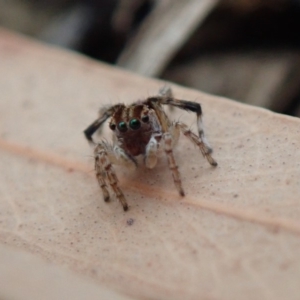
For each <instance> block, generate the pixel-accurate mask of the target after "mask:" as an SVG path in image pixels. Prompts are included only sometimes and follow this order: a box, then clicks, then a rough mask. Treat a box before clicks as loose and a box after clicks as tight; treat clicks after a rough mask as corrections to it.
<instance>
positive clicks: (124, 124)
mask: <svg viewBox="0 0 300 300" xmlns="http://www.w3.org/2000/svg"><path fill="white" fill-rule="evenodd" d="M118 128H119V130H120V131H121V132H125V131H126V130H127V125H126V123H125V122H120V123H119V124H118Z"/></svg>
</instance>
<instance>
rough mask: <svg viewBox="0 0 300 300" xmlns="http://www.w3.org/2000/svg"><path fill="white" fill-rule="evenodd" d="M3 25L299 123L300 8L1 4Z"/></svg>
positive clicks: (174, 1) (110, 0) (286, 2)
mask: <svg viewBox="0 0 300 300" xmlns="http://www.w3.org/2000/svg"><path fill="white" fill-rule="evenodd" d="M0 7H1V9H0V25H1V26H3V27H6V28H9V29H12V30H15V31H18V32H21V33H23V34H26V35H29V36H32V37H34V38H36V39H39V40H42V41H45V42H47V43H51V44H56V45H59V46H61V47H65V48H69V49H73V50H76V51H78V52H81V53H83V54H85V55H88V56H91V57H93V58H95V59H98V60H101V61H104V62H107V63H110V64H115V65H118V66H120V67H122V68H126V69H129V70H132V71H134V72H136V73H139V74H142V75H146V76H153V77H157V78H162V79H165V80H170V81H173V82H177V83H179V84H182V85H185V86H189V87H194V88H197V89H200V90H203V91H205V92H209V93H213V94H216V95H220V96H225V97H229V98H232V99H235V100H237V101H240V102H244V103H249V104H253V105H257V106H262V107H266V108H269V109H271V110H273V111H276V112H280V113H284V114H289V115H293V116H298V117H299V116H300V55H299V54H300V52H299V50H300V0H238V1H236V0H219V1H218V0H187V1H182V0H163V1H158V0H156V1H155V0H85V1H83V0H0Z"/></svg>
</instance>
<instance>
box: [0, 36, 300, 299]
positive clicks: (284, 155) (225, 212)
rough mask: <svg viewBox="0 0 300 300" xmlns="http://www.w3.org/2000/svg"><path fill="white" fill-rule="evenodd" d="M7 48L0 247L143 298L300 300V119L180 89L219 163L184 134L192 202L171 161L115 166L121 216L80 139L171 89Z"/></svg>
mask: <svg viewBox="0 0 300 300" xmlns="http://www.w3.org/2000/svg"><path fill="white" fill-rule="evenodd" d="M0 52H1V57H0V61H1V71H0V88H1V101H0V135H1V140H0V152H1V156H0V167H1V175H0V176H1V179H0V192H1V198H0V223H1V228H0V241H1V242H2V243H5V244H9V245H11V246H14V247H16V248H20V249H24V250H27V251H29V252H31V253H33V254H34V255H36V256H39V257H42V258H45V259H47V260H48V261H50V262H54V263H56V264H59V265H63V266H67V267H68V268H69V269H70V270H73V271H74V272H77V273H81V274H84V275H86V276H87V277H89V278H90V279H91V280H93V281H95V282H97V284H101V285H105V286H107V287H109V288H111V289H114V290H118V291H119V292H121V293H123V294H126V295H131V296H133V297H134V298H136V299H199V298H201V299H272V300H274V299H282V298H288V299H298V298H299V293H300V285H299V276H300V221H299V217H300V197H299V196H300V183H299V178H300V176H299V175H300V165H299V164H300V163H299V162H300V151H299V148H300V140H299V130H300V121H299V120H298V119H295V118H291V117H287V116H283V115H278V114H274V113H271V112H269V111H266V110H263V109H259V108H255V107H251V106H245V105H241V104H238V103H236V102H233V101H230V100H226V99H220V98H217V97H213V96H210V95H206V94H203V93H200V92H197V91H193V90H189V89H184V88H182V87H178V86H174V87H173V89H174V93H175V95H176V96H177V97H178V98H181V99H188V100H195V101H199V102H200V103H201V104H202V107H203V111H204V122H205V125H206V132H207V136H208V139H209V141H210V143H211V145H212V146H213V148H214V157H215V159H216V160H217V161H218V163H219V166H218V167H217V168H215V169H214V168H211V167H210V166H209V164H208V163H207V162H206V161H205V160H204V159H203V158H202V156H201V154H200V153H199V151H198V149H196V148H195V147H194V146H192V145H191V144H190V143H189V141H188V140H186V139H185V137H182V138H181V141H180V143H179V145H178V147H177V148H176V150H175V155H176V159H177V162H178V165H179V167H180V171H181V173H182V178H183V184H184V188H185V191H186V197H184V198H181V197H180V196H178V195H177V193H176V191H175V188H174V185H173V182H172V176H171V174H170V172H169V170H168V166H167V162H166V159H165V157H162V158H161V159H160V164H159V165H158V166H157V167H156V168H155V169H154V170H150V171H149V170H146V169H145V168H143V167H141V168H139V169H138V170H137V171H135V172H131V171H129V170H124V169H122V168H117V172H118V175H119V178H120V184H121V186H122V188H123V191H124V192H125V195H126V197H127V199H128V202H129V205H130V210H129V211H128V212H126V213H124V212H123V211H122V207H121V205H120V204H119V203H118V202H117V201H112V202H111V203H109V204H106V203H104V202H103V200H102V195H101V192H100V190H99V187H98V184H97V182H96V179H95V178H94V173H93V158H92V149H90V148H89V146H88V145H87V143H86V141H85V140H84V137H83V134H82V130H83V129H84V128H85V127H86V126H87V125H89V124H90V123H91V122H92V121H93V120H94V119H95V118H96V116H97V111H98V108H99V107H100V106H101V105H103V104H109V103H115V102H120V101H121V102H125V103H130V102H132V101H135V100H137V99H142V98H145V97H147V96H149V95H153V94H156V93H157V90H158V89H159V88H160V87H162V86H163V84H164V83H162V82H159V81H155V80H151V79H145V78H142V77H139V76H136V75H134V74H130V73H126V72H124V71H122V70H119V69H115V68H112V67H109V66H106V65H104V64H99V63H97V62H95V61H92V60H89V59H87V58H84V57H82V56H79V55H76V54H72V53H70V52H66V51H62V50H57V49H54V48H50V47H47V46H44V45H39V44H36V43H34V42H32V41H29V40H27V39H24V38H21V37H16V36H14V35H12V34H10V33H7V32H5V31H1V32H0ZM173 115H174V118H175V119H178V118H179V119H180V120H182V121H184V122H187V124H189V125H191V126H192V125H193V124H194V122H195V116H194V115H193V114H188V113H186V112H182V111H176V112H174V114H173ZM104 137H105V138H107V139H109V138H110V135H109V132H108V130H105V131H104Z"/></svg>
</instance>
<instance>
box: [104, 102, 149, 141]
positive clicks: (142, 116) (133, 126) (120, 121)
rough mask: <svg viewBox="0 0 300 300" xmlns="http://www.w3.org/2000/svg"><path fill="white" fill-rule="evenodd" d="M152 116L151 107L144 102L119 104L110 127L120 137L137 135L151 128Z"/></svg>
mask: <svg viewBox="0 0 300 300" xmlns="http://www.w3.org/2000/svg"><path fill="white" fill-rule="evenodd" d="M150 119H151V116H150V114H149V108H148V107H147V106H146V105H143V104H132V105H130V106H125V105H122V106H119V107H118V109H117V110H116V111H115V113H114V114H113V116H112V118H111V120H110V123H109V128H110V129H111V130H112V131H114V132H115V134H116V135H117V136H118V137H121V136H123V137H124V136H128V137H130V136H136V135H137V134H142V133H143V132H148V131H149V130H151V122H150Z"/></svg>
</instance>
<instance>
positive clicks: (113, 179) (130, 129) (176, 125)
mask: <svg viewBox="0 0 300 300" xmlns="http://www.w3.org/2000/svg"><path fill="white" fill-rule="evenodd" d="M162 105H171V106H174V107H178V108H181V109H184V110H187V111H192V112H195V113H196V115H197V126H198V135H196V134H195V133H193V132H192V131H191V130H190V129H189V128H188V127H187V125H185V124H184V123H182V122H178V121H175V122H171V121H170V120H169V118H168V117H167V115H166V113H165V112H164V110H163V107H162ZM201 115H202V111H201V106H200V104H199V103H196V102H191V101H185V100H178V99H175V98H174V97H173V96H172V92H171V90H170V89H164V90H163V91H162V92H161V95H159V96H156V97H150V98H147V99H146V100H144V101H138V102H135V103H133V104H131V105H128V106H125V105H124V104H116V105H113V106H111V107H109V108H107V109H106V110H104V111H103V112H102V113H101V114H100V116H99V118H98V119H97V120H96V121H95V122H94V123H92V124H91V125H90V126H89V127H88V128H87V129H86V130H85V131H84V134H85V136H86V138H87V139H88V141H89V142H91V143H93V144H95V143H94V141H93V139H92V135H93V134H94V133H95V132H96V131H97V130H98V129H99V128H100V127H101V125H102V124H103V123H104V122H105V121H106V120H107V119H108V118H111V119H110V122H109V127H110V129H111V130H112V131H113V133H114V139H113V141H114V142H113V144H112V145H110V144H108V143H106V142H104V141H102V142H100V143H97V144H95V150H94V152H95V170H96V176H97V179H98V182H99V185H100V187H101V189H102V192H103V196H104V200H105V201H109V192H108V188H107V183H108V184H109V185H110V186H111V188H112V190H113V191H114V193H115V194H116V197H117V198H118V199H119V200H120V202H121V204H122V205H123V209H124V210H125V211H126V210H127V209H128V205H127V202H126V199H125V196H124V194H123V192H122V190H121V189H120V188H119V186H118V179H117V176H116V174H115V171H114V169H113V167H112V164H121V165H125V166H127V167H136V166H137V162H136V159H135V157H136V156H138V155H143V156H144V162H145V165H146V167H148V168H150V169H152V168H153V167H155V165H156V163H157V154H158V149H159V148H160V149H161V148H162V149H163V150H164V152H165V153H166V156H167V158H168V162H169V167H170V170H171V172H172V175H173V179H174V183H175V186H176V188H177V190H178V192H179V194H180V195H182V196H184V191H183V188H182V183H181V179H180V173H179V170H178V166H177V165H176V161H175V158H174V155H173V147H174V145H175V144H176V142H177V140H178V138H179V134H180V132H182V134H183V135H185V136H186V137H187V138H188V139H189V140H190V141H191V142H192V143H194V144H195V145H196V146H198V147H199V149H200V151H201V152H202V154H203V156H204V157H206V159H207V160H208V162H209V163H210V164H211V165H212V166H216V165H217V163H216V161H215V160H214V159H213V158H212V156H211V152H212V150H211V148H210V147H209V145H208V143H207V141H206V139H205V136H204V131H203V126H202V120H201Z"/></svg>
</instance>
